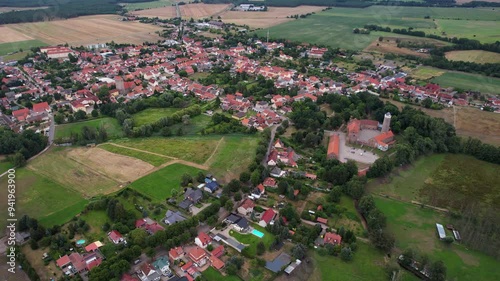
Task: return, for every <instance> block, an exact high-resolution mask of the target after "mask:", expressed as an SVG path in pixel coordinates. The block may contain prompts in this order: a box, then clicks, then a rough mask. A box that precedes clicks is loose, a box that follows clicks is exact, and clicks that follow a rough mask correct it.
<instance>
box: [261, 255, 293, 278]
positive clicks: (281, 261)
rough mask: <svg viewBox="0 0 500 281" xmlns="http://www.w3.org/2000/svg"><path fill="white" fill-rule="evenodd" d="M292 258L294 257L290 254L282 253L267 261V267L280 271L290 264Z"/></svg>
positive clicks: (276, 271) (275, 271)
mask: <svg viewBox="0 0 500 281" xmlns="http://www.w3.org/2000/svg"><path fill="white" fill-rule="evenodd" d="M291 260H292V257H290V255H288V254H285V253H281V254H280V255H279V256H277V257H276V258H275V259H274V260H273V261H268V262H266V268H267V269H269V270H271V271H272V272H274V273H278V272H280V271H281V269H282V268H283V267H284V266H286V265H288V264H289V263H290V261H291Z"/></svg>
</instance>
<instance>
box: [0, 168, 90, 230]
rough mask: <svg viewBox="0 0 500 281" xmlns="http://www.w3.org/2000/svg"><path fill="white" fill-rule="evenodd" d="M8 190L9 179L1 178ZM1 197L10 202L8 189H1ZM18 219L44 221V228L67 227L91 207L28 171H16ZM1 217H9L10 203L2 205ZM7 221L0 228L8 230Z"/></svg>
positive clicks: (53, 182)
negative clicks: (59, 225)
mask: <svg viewBox="0 0 500 281" xmlns="http://www.w3.org/2000/svg"><path fill="white" fill-rule="evenodd" d="M0 184H1V185H2V186H6V184H7V177H2V178H0ZM0 196H2V198H7V189H6V188H2V189H0ZM16 197H17V209H16V215H17V216H18V218H20V217H21V216H22V215H24V214H27V215H29V216H31V217H34V218H37V219H40V222H41V223H42V224H44V225H47V226H50V225H53V224H63V223H65V222H66V221H68V220H69V219H71V218H72V217H73V216H75V215H76V214H78V213H79V212H80V211H81V210H82V209H83V206H85V204H86V203H87V201H86V200H85V199H83V198H82V197H81V195H80V194H79V193H78V192H76V191H74V190H71V189H69V188H66V187H65V186H63V185H61V184H59V183H58V182H56V181H54V180H53V179H52V178H50V177H46V176H43V175H41V174H38V173H36V172H33V171H32V170H30V169H27V168H20V169H16ZM0 207H1V210H0V215H2V216H4V217H7V200H2V202H1V203H0ZM5 222H6V221H5V220H4V221H2V222H0V227H3V228H4V227H5Z"/></svg>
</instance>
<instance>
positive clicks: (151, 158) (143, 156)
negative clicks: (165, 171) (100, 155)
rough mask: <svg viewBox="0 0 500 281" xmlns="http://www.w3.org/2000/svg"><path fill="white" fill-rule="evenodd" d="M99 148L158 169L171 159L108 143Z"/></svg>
mask: <svg viewBox="0 0 500 281" xmlns="http://www.w3.org/2000/svg"><path fill="white" fill-rule="evenodd" d="M99 148H102V149H104V150H107V151H109V152H112V153H116V154H120V155H124V156H129V157H133V158H137V159H139V160H142V161H144V162H147V163H149V164H151V165H153V166H155V167H158V166H160V165H161V164H164V163H165V162H167V161H169V160H171V159H172V158H168V157H166V156H165V157H162V156H159V155H155V154H151V153H145V152H141V151H137V150H131V149H127V148H123V147H119V146H115V145H112V144H109V143H108V144H102V145H99Z"/></svg>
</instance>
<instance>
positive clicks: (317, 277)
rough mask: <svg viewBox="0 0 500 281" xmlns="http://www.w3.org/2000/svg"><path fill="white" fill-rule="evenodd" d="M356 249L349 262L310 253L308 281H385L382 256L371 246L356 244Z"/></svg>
mask: <svg viewBox="0 0 500 281" xmlns="http://www.w3.org/2000/svg"><path fill="white" fill-rule="evenodd" d="M357 244H358V249H357V250H356V252H355V253H354V258H353V260H352V261H351V262H344V261H342V260H341V259H340V257H333V256H321V255H319V254H318V253H317V252H313V253H311V256H312V258H313V262H314V272H313V274H312V275H311V277H310V278H309V279H308V280H309V281H382V280H387V277H386V276H387V274H386V273H385V272H384V255H383V254H382V253H380V252H378V251H377V250H376V249H375V248H374V247H373V246H371V245H369V244H366V243H364V242H361V241H359V242H357Z"/></svg>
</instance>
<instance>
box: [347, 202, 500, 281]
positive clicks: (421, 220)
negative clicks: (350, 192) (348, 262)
mask: <svg viewBox="0 0 500 281" xmlns="http://www.w3.org/2000/svg"><path fill="white" fill-rule="evenodd" d="M375 203H376V205H377V207H378V208H379V209H380V210H381V211H382V212H383V213H384V214H385V215H386V216H387V224H388V229H389V231H391V232H392V233H393V234H394V235H395V237H396V246H397V247H398V248H400V249H402V250H404V249H406V248H413V249H416V250H418V251H420V252H424V253H426V254H428V255H429V257H430V259H431V260H432V261H435V260H442V261H443V262H444V263H445V265H446V267H447V279H448V280H478V281H481V280H485V281H486V280H500V268H499V267H498V264H499V263H498V261H497V260H495V259H494V258H492V257H490V256H487V255H485V254H482V253H480V252H477V251H473V250H469V249H467V248H466V247H465V246H463V245H460V244H456V243H454V244H452V245H446V244H444V243H443V242H441V241H439V239H438V237H437V234H436V226H435V223H441V224H443V225H446V223H448V222H449V219H447V217H445V216H444V215H442V214H441V213H438V212H436V211H433V210H431V209H423V208H421V207H420V206H417V205H413V204H410V203H403V202H399V201H395V200H391V199H385V198H381V197H375ZM447 235H452V233H451V232H450V231H448V230H447ZM356 257H357V256H356Z"/></svg>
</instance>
